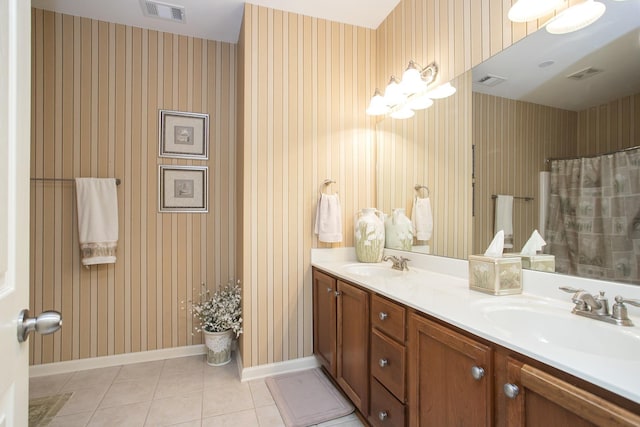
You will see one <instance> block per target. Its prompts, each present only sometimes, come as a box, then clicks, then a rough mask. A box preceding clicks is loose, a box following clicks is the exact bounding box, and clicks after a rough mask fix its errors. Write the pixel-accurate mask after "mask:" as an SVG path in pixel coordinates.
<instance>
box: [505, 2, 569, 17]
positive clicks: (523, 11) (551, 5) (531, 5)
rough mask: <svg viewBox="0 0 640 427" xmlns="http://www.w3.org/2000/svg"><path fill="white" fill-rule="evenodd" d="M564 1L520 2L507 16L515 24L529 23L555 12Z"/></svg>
mask: <svg viewBox="0 0 640 427" xmlns="http://www.w3.org/2000/svg"><path fill="white" fill-rule="evenodd" d="M562 1H563V0H518V1H517V2H516V3H515V4H514V5H513V6H511V9H509V13H508V14H507V16H508V17H509V19H510V20H511V21H513V22H528V21H533V20H534V19H538V18H542V17H543V16H545V15H547V14H549V13H551V12H553V10H554V9H555V8H557V7H558V6H560V4H562Z"/></svg>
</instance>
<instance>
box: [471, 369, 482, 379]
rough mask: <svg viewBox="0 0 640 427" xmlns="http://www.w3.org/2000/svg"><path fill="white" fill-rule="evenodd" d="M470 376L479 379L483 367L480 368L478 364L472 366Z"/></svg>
mask: <svg viewBox="0 0 640 427" xmlns="http://www.w3.org/2000/svg"><path fill="white" fill-rule="evenodd" d="M471 376H472V377H473V379H474V380H481V379H482V377H484V368H481V367H480V366H472V367H471Z"/></svg>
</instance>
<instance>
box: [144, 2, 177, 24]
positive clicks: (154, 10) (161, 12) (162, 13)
mask: <svg viewBox="0 0 640 427" xmlns="http://www.w3.org/2000/svg"><path fill="white" fill-rule="evenodd" d="M141 4H142V12H143V13H144V15H145V16H148V17H150V18H160V19H168V20H169V21H173V22H181V23H184V22H185V15H184V7H182V6H175V5H172V4H166V3H160V2H157V1H151V0H142V1H141Z"/></svg>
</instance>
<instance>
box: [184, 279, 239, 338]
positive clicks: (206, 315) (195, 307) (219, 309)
mask: <svg viewBox="0 0 640 427" xmlns="http://www.w3.org/2000/svg"><path fill="white" fill-rule="evenodd" d="M202 286H203V287H204V284H203V285H202ZM209 295H210V292H209V290H208V289H207V290H206V291H204V292H203V293H201V294H200V302H197V303H192V305H191V313H192V314H193V317H195V318H196V319H197V320H198V321H199V323H200V324H199V325H197V326H196V331H197V332H201V331H207V332H224V331H226V330H229V329H231V330H232V331H233V332H234V333H235V335H236V338H237V337H239V336H240V334H241V333H242V305H241V304H240V302H241V299H242V294H241V289H240V281H239V280H238V281H237V282H235V283H234V282H233V281H232V280H230V281H229V282H228V283H227V284H226V285H224V286H222V287H220V288H219V289H218V290H216V291H215V292H214V294H213V296H211V297H209Z"/></svg>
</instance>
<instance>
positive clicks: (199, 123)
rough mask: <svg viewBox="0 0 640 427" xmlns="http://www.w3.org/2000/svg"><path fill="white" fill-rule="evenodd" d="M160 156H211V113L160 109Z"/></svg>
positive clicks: (198, 157)
mask: <svg viewBox="0 0 640 427" xmlns="http://www.w3.org/2000/svg"><path fill="white" fill-rule="evenodd" d="M159 122H160V149H159V153H160V157H180V158H186V159H201V160H206V159H208V158H209V115H208V114H201V113H185V112H181V111H171V110H160V118H159Z"/></svg>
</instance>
